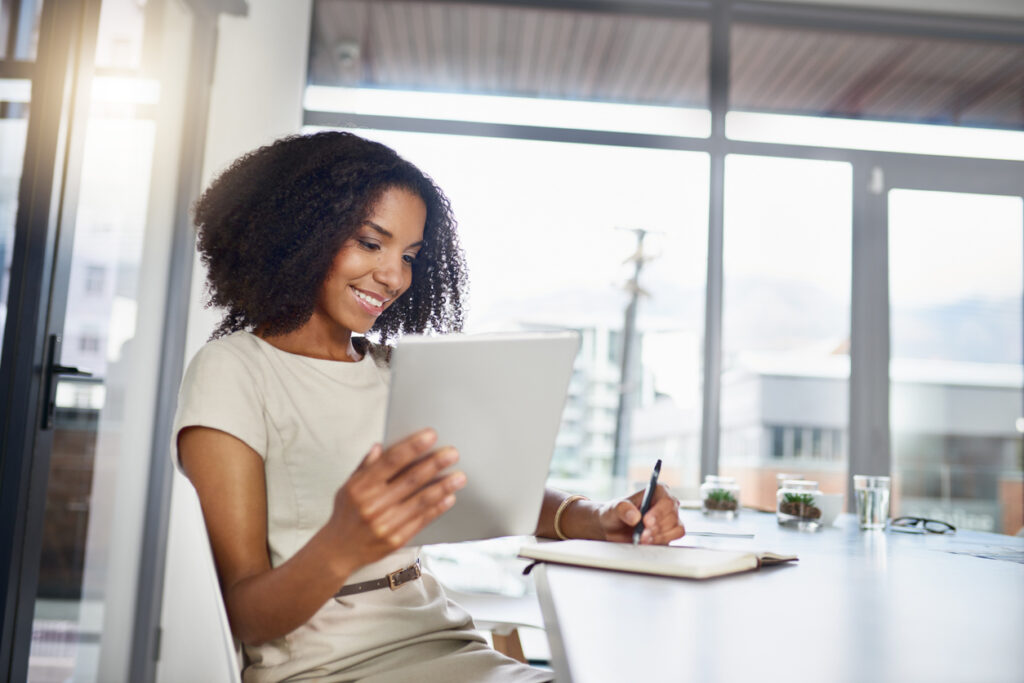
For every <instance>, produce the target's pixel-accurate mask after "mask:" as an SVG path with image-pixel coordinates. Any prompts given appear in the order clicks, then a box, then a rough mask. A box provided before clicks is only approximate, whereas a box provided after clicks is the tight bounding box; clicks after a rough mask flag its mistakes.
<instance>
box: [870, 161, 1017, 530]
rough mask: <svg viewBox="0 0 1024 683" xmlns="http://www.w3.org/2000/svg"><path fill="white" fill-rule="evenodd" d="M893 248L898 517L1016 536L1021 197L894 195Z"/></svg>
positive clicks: (893, 429)
mask: <svg viewBox="0 0 1024 683" xmlns="http://www.w3.org/2000/svg"><path fill="white" fill-rule="evenodd" d="M1018 182H1024V180H1022V179H1021V178H1019V177H1018ZM1018 187H1020V185H1018ZM888 247H889V282H890V289H889V301H890V321H891V323H890V325H891V327H890V332H891V354H890V366H889V375H890V421H891V435H892V474H893V498H892V515H893V516H894V517H895V516H898V515H916V516H921V517H929V518H934V519H940V520H944V521H947V522H950V523H952V524H954V525H956V526H957V527H962V528H969V529H981V530H985V531H995V532H999V533H1006V534H1014V533H1016V532H1017V531H1018V530H1019V529H1020V528H1021V527H1022V526H1024V507H1022V504H1021V501H1022V500H1024V478H1022V471H1024V461H1022V457H1024V456H1022V439H1021V433H1022V431H1024V418H1022V416H1024V406H1022V389H1024V369H1022V349H1024V341H1022V320H1024V317H1022V296H1024V295H1022V289H1024V285H1022V282H1024V200H1022V198H1021V197H1020V196H1010V195H996V194H972V193H967V192H950V191H936V190H927V189H917V188H915V189H907V188H901V187H894V188H892V189H890V191H889V192H888Z"/></svg>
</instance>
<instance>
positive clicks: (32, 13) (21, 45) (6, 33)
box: [0, 0, 43, 62]
mask: <svg viewBox="0 0 1024 683" xmlns="http://www.w3.org/2000/svg"><path fill="white" fill-rule="evenodd" d="M42 11H43V0H5V1H4V2H2V3H0V59H3V58H5V57H6V58H7V59H13V60H19V61H26V62H33V61H35V59H36V47H37V45H38V43H39V17H40V15H41V13H42Z"/></svg>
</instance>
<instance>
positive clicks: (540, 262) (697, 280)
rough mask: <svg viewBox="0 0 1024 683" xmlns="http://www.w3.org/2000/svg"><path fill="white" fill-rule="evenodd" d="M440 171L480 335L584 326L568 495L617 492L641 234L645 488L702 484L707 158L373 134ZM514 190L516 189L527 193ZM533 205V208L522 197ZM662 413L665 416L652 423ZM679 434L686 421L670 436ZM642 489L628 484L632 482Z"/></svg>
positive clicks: (561, 454) (565, 459)
mask: <svg viewBox="0 0 1024 683" xmlns="http://www.w3.org/2000/svg"><path fill="white" fill-rule="evenodd" d="M359 132H360V133H361V134H362V135H366V136H368V137H371V138H374V139H378V140H380V141H381V142H384V143H385V144H388V145H390V146H392V147H394V148H395V149H396V150H398V152H399V153H400V154H402V155H404V156H406V157H407V158H409V159H410V160H411V161H413V162H414V163H416V164H418V165H419V166H420V167H421V168H423V169H424V170H426V171H427V172H428V173H429V174H430V175H431V176H433V177H434V179H435V180H436V181H437V182H438V184H439V185H440V186H441V187H442V188H443V189H444V190H445V192H446V193H447V194H448V195H449V197H450V199H451V201H452V206H453V208H454V211H455V215H456V218H457V219H458V221H459V230H460V236H461V240H462V244H463V246H464V248H465V250H466V255H467V260H468V262H469V268H470V298H469V308H468V315H467V322H466V331H467V332H482V331H494V330H509V329H553V328H566V327H568V328H572V329H576V330H578V331H580V333H581V334H582V336H583V345H582V348H581V350H580V353H579V356H578V358H577V368H576V376H575V377H574V379H573V381H572V383H571V386H570V397H569V401H568V405H567V407H566V413H565V418H566V423H565V424H564V425H563V430H562V433H561V434H560V436H559V441H558V447H557V450H556V455H555V459H554V462H553V465H552V480H551V484H552V485H553V486H561V487H563V488H569V489H572V490H574V491H581V492H583V493H586V494H588V495H592V496H595V497H603V496H607V495H609V494H610V492H611V489H612V487H613V482H612V480H611V458H612V453H613V449H614V442H615V424H616V423H615V415H616V410H617V407H618V387H619V372H620V367H619V364H620V362H621V361H620V356H619V353H620V351H619V350H618V341H617V337H618V334H619V330H621V328H622V321H623V319H624V312H625V307H626V305H627V303H628V299H629V297H628V294H627V292H626V291H625V289H624V285H625V283H626V282H627V280H628V279H629V278H630V277H631V275H632V267H633V264H632V263H626V264H624V261H625V260H626V259H627V258H628V257H630V255H632V254H634V253H635V252H636V248H637V244H636V242H637V239H636V235H635V234H634V233H633V232H631V231H629V230H622V229H619V228H623V227H625V228H643V229H645V230H649V231H650V233H649V234H648V235H647V237H646V238H645V253H646V254H647V256H648V257H649V260H647V261H646V262H645V264H644V267H643V272H642V274H641V277H640V281H641V286H642V288H643V289H644V290H646V292H648V293H649V295H648V296H644V297H643V298H642V299H641V301H640V303H639V315H638V323H637V328H638V332H639V338H640V340H641V342H640V347H641V348H640V349H639V357H640V359H641V362H640V366H641V369H640V372H639V373H638V376H639V380H640V381H639V382H638V383H637V386H636V387H635V390H636V391H637V394H638V399H639V401H638V403H637V404H635V405H636V410H635V413H634V420H633V422H634V427H633V431H632V440H633V441H635V442H637V443H638V444H642V447H640V446H638V448H637V450H636V454H637V455H636V457H635V458H634V462H633V463H632V464H631V466H633V467H634V468H635V470H636V472H635V473H631V474H630V475H629V478H630V479H631V480H636V481H642V480H646V478H647V477H648V476H649V475H650V467H651V464H652V462H651V460H649V459H641V458H642V457H644V456H641V455H639V454H641V453H647V454H653V453H659V454H664V455H660V456H656V457H663V458H664V460H665V462H664V469H663V474H662V476H663V477H666V478H667V479H666V481H668V482H669V483H672V484H675V485H686V486H691V487H693V488H694V490H695V489H696V487H697V485H698V481H697V479H698V471H699V460H698V457H697V454H696V453H694V452H693V451H692V450H686V451H684V448H683V446H682V444H683V443H685V438H684V437H688V436H693V435H697V436H698V437H699V434H700V410H699V406H700V395H699V387H700V382H699V378H700V372H701V366H700V363H701V338H702V334H701V329H702V326H703V302H704V280H705V265H704V264H705V256H706V246H705V245H706V242H705V239H706V238H705V234H706V225H707V192H708V180H707V174H708V164H707V156H706V155H705V154H699V153H688V152H676V151H669V150H649V149H636V148H624V147H603V146H597V145H579V144H567V143H549V142H536V141H527V140H506V139H493V138H475V137H467V136H443V135H430V134H414V133H397V132H379V131H366V130H362V131H359ZM509 188H515V191H514V193H512V192H511V191H510V189H509ZM524 197H529V201H523V199H522V198H524ZM646 413H651V414H652V415H653V414H657V415H659V416H662V418H664V419H655V418H653V417H650V416H647V415H645V414H646ZM665 425H671V427H670V428H666V427H665ZM629 483H631V482H624V484H629Z"/></svg>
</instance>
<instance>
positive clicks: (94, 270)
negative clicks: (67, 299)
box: [83, 266, 107, 294]
mask: <svg viewBox="0 0 1024 683" xmlns="http://www.w3.org/2000/svg"><path fill="white" fill-rule="evenodd" d="M106 275H107V269H106V268H104V267H103V266H86V267H85V283H84V285H83V287H84V289H85V291H86V293H87V294H103V288H104V285H105V284H106Z"/></svg>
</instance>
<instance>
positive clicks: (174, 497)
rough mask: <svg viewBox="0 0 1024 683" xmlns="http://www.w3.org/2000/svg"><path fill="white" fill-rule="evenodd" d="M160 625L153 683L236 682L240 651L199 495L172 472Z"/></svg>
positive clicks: (239, 673)
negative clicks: (223, 595)
mask: <svg viewBox="0 0 1024 683" xmlns="http://www.w3.org/2000/svg"><path fill="white" fill-rule="evenodd" d="M160 622H161V623H160V627H161V639H160V660H159V661H158V662H157V675H156V680H157V683H194V682H195V681H204V682H208V683H241V671H242V666H241V647H240V644H239V643H237V642H236V641H235V639H234V638H233V636H232V635H231V626H230V625H229V624H228V613H227V610H226V609H225V607H224V600H223V598H222V597H221V593H220V583H219V582H218V580H217V569H216V567H215V565H214V562H213V553H212V552H211V550H210V540H209V537H208V536H207V535H206V524H205V522H204V521H203V513H202V509H201V508H200V506H199V497H198V496H197V495H196V492H195V489H194V488H192V484H191V482H189V480H188V479H187V478H186V477H185V476H184V475H183V474H181V473H180V472H178V471H177V470H175V472H174V478H173V481H172V484H171V511H170V522H169V525H168V537H167V563H166V572H165V575H164V599H163V610H162V612H161V617H160Z"/></svg>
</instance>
